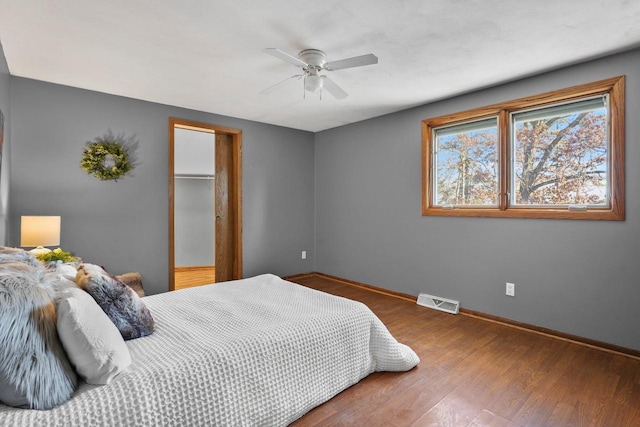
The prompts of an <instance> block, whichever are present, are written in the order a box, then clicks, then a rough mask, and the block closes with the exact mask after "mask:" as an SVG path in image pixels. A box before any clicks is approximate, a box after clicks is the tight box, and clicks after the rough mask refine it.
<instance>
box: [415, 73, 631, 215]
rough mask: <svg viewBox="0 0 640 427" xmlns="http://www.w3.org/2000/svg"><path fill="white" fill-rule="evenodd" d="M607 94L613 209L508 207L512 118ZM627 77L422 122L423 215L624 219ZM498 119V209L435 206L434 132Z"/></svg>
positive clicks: (611, 207) (610, 207) (614, 78)
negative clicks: (531, 110)
mask: <svg viewBox="0 0 640 427" xmlns="http://www.w3.org/2000/svg"><path fill="white" fill-rule="evenodd" d="M604 94H609V112H610V126H609V141H610V146H609V167H610V169H611V175H610V177H609V179H610V183H609V185H610V196H611V206H609V207H606V208H597V207H590V208H589V209H587V210H585V211H570V210H568V209H566V208H553V207H548V208H547V207H520V206H518V207H514V206H509V198H508V192H509V176H510V175H509V172H510V171H509V168H510V161H509V156H510V153H509V144H510V141H509V138H510V136H509V134H510V132H509V129H510V123H509V115H510V114H511V113H514V112H517V111H520V110H525V109H530V108H543V107H545V106H547V105H553V104H557V103H560V102H571V101H577V100H580V99H582V98H586V97H589V96H595V95H604ZM624 96H625V77H624V76H618V77H613V78H609V79H605V80H600V81H597V82H593V83H587V84H584V85H580V86H574V87H570V88H567V89H561V90H556V91H552V92H547V93H543V94H540V95H534V96H529V97H525V98H520V99H516V100H512V101H508V102H503V103H500V104H494V105H490V106H486V107H480V108H476V109H473V110H468V111H463V112H460V113H455V114H447V115H443V116H439V117H435V118H431V119H426V120H423V121H422V215H424V216H462V217H465V216H466V217H498V218H556V219H588V220H617V221H622V220H624V219H625V202H624V195H625V186H624V176H625V173H624V163H625V162H624V147H625V121H624V119H625V99H624ZM496 116H497V117H498V135H499V136H498V140H499V144H500V154H499V160H498V161H499V175H498V181H499V183H498V184H499V191H500V197H499V205H498V207H486V208H484V207H480V208H478V207H471V206H470V207H461V206H456V207H455V208H454V209H445V208H443V207H441V206H434V205H433V188H432V186H431V180H432V175H433V164H432V159H433V157H432V154H433V151H432V150H433V141H432V139H433V138H432V137H433V129H434V128H438V127H441V126H444V125H455V124H459V123H464V122H468V121H473V120H480V119H484V118H490V117H496Z"/></svg>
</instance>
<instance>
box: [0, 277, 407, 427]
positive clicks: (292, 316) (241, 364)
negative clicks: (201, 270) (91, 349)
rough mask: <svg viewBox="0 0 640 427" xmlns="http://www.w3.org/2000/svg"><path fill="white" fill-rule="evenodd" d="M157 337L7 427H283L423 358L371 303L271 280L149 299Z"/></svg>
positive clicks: (7, 411)
mask: <svg viewBox="0 0 640 427" xmlns="http://www.w3.org/2000/svg"><path fill="white" fill-rule="evenodd" d="M141 300H142V301H143V302H144V304H145V305H146V307H147V308H148V309H149V311H150V312H151V313H152V315H153V319H154V321H155V329H154V332H153V333H152V334H151V335H149V336H146V337H142V338H137V339H132V340H129V341H126V346H127V347H128V349H129V352H130V354H131V360H132V363H131V365H130V366H129V368H128V369H127V371H126V372H123V373H121V374H119V375H118V376H116V377H115V378H113V380H112V381H111V382H110V383H109V384H107V385H100V386H97V385H91V384H87V383H83V382H80V383H79V386H78V388H77V390H76V391H75V393H74V395H73V397H72V398H71V399H70V400H69V401H67V402H66V403H64V404H62V405H60V406H57V407H55V408H53V409H48V410H32V409H19V408H14V407H9V406H5V405H0V425H2V426H4V425H7V426H86V425H101V426H106V425H113V426H148V425H154V426H176V425H185V426H186V425H188V426H286V425H288V424H289V423H291V422H293V421H294V420H296V419H298V418H299V417H301V416H302V415H304V414H305V413H306V412H308V411H309V410H311V409H312V408H314V407H315V406H318V405H320V404H322V403H323V402H325V401H327V400H329V399H331V398H332V397H333V396H335V395H336V394H338V393H339V392H341V391H342V390H344V389H346V388H348V387H349V386H351V385H353V384H355V383H357V382H358V381H360V380H361V379H362V378H364V377H366V376H367V375H369V374H370V373H372V372H374V371H407V370H410V369H412V368H413V367H414V366H416V365H417V364H418V363H419V359H418V357H417V355H416V354H415V353H414V352H413V351H412V350H411V349H410V348H409V347H407V346H405V345H403V344H401V343H398V342H397V341H396V340H395V339H394V337H393V336H391V334H390V333H389V331H388V330H387V328H386V327H385V326H384V324H383V323H382V322H381V321H380V320H379V319H378V318H377V317H376V316H375V315H374V314H373V313H372V312H371V311H370V310H369V309H368V308H367V307H366V306H365V305H364V304H362V303H359V302H355V301H351V300H348V299H345V298H341V297H337V296H333V295H329V294H326V293H323V292H319V291H316V290H313V289H309V288H306V287H303V286H300V285H297V284H295V283H291V282H288V281H285V280H283V279H281V278H279V277H277V276H274V275H270V274H266V275H260V276H257V277H253V278H248V279H243V280H236V281H231V282H225V283H219V284H215V285H206V286H202V287H197V288H190V289H184V290H180V291H175V292H168V293H163V294H159V295H152V296H147V297H144V298H141Z"/></svg>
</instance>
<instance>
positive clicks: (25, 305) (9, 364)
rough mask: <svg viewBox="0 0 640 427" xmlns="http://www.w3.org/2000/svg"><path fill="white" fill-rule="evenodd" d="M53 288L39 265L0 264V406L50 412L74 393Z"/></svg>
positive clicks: (73, 375)
mask: <svg viewBox="0 0 640 427" xmlns="http://www.w3.org/2000/svg"><path fill="white" fill-rule="evenodd" d="M54 282H55V274H53V273H52V272H50V271H48V270H47V269H45V267H44V266H43V265H42V264H39V265H35V266H31V265H28V264H24V263H21V262H4V263H0V307H2V310H0V325H3V327H0V390H2V392H1V393H0V400H1V401H2V402H3V403H5V404H7V405H11V406H26V407H29V408H32V409H50V408H53V407H55V406H58V405H60V404H62V403H64V402H66V401H67V400H69V399H70V398H71V395H72V394H73V392H74V390H75V387H76V384H77V378H76V373H75V371H74V370H73V367H72V366H71V364H70V363H69V360H68V359H67V356H66V354H65V352H64V349H63V347H62V344H61V343H60V339H59V338H58V333H57V330H56V320H57V319H56V308H55V303H54V291H53V286H54ZM5 325H11V327H6V326H5Z"/></svg>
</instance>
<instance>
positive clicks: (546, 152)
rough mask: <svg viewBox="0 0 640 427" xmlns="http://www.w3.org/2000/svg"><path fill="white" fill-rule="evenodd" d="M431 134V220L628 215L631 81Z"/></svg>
mask: <svg viewBox="0 0 640 427" xmlns="http://www.w3.org/2000/svg"><path fill="white" fill-rule="evenodd" d="M422 129H423V162H422V163H423V195H422V197H423V206H422V211H423V215H446V216H493V217H523V218H571V219H606V220H623V219H624V77H616V78H612V79H608V80H603V81H599V82H595V83H590V84H587V85H582V86H577V87H573V88H569V89H564V90H560V91H556V92H551V93H546V94H542V95H537V96H533V97H529V98H524V99H519V100H515V101H510V102H506V103H503V104H499V105H493V106H489V107H483V108H479V109H475V110H471V111H466V112H462V113H457V114H452V115H447V116H442V117H437V118H433V119H428V120H424V121H423V127H422Z"/></svg>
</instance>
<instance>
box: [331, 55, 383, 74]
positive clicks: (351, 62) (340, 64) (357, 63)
mask: <svg viewBox="0 0 640 427" xmlns="http://www.w3.org/2000/svg"><path fill="white" fill-rule="evenodd" d="M377 63H378V57H377V56H375V55H374V54H372V53H370V54H368V55H361V56H354V57H352V58H346V59H340V60H338V61H331V62H327V63H326V64H324V67H322V68H324V69H325V70H328V71H335V70H344V69H345V68H353V67H362V66H363V65H372V64H377Z"/></svg>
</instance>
